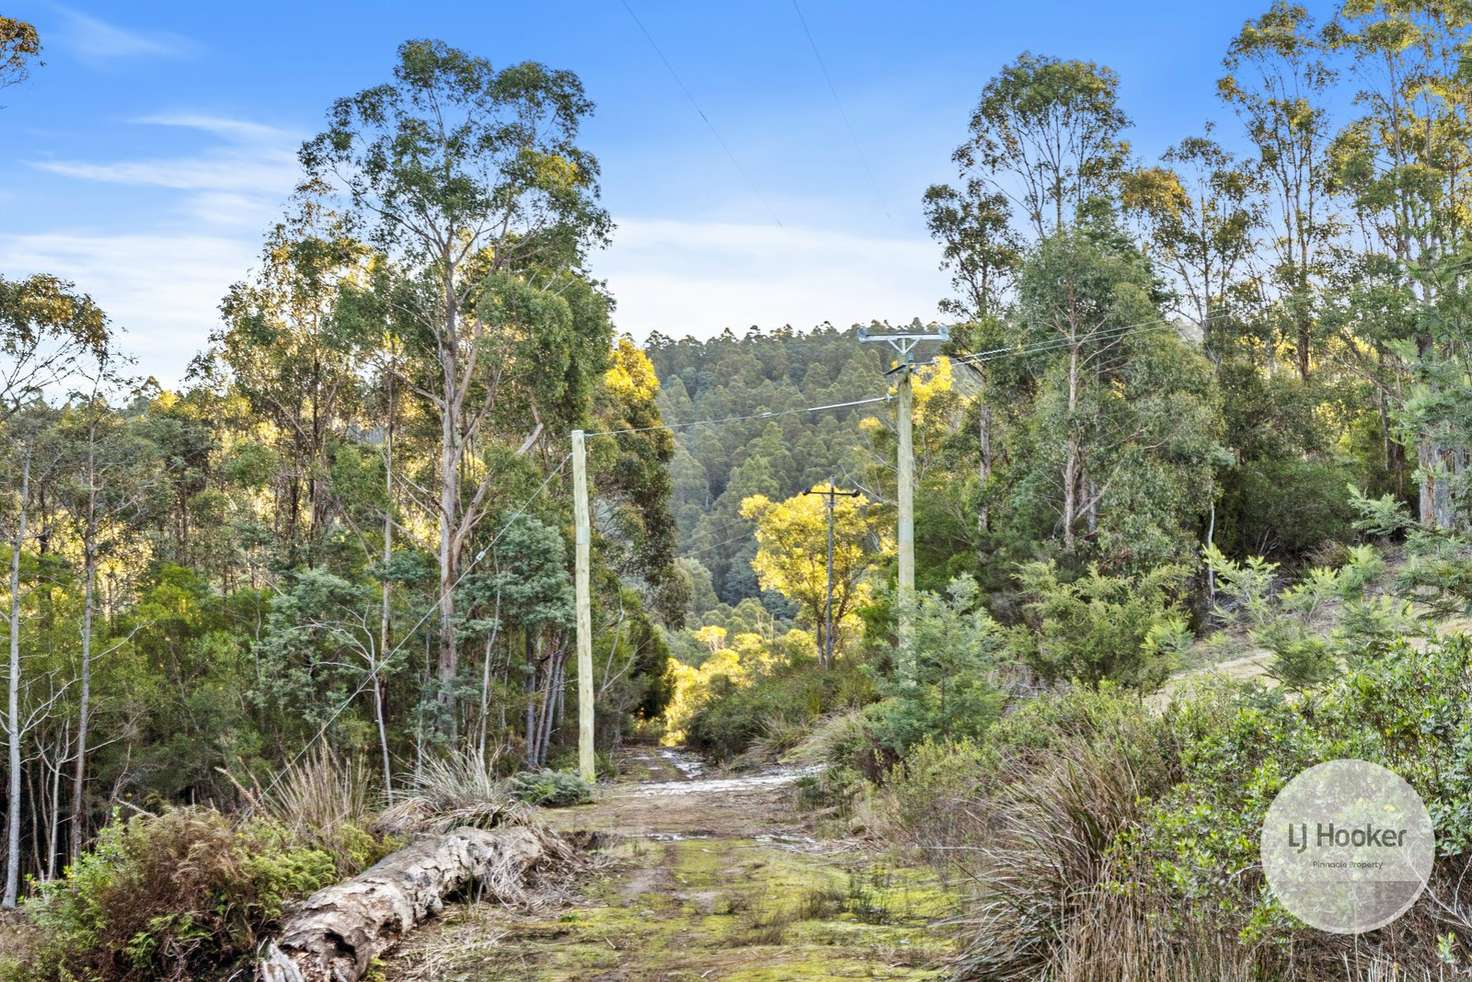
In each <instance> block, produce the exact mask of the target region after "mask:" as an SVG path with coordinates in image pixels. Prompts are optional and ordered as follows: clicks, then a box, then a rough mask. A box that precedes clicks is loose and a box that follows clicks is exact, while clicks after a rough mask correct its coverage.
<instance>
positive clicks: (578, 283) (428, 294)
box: [300, 41, 611, 705]
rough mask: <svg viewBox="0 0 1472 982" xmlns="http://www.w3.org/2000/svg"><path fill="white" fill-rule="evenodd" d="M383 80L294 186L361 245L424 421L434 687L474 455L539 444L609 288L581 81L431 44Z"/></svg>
mask: <svg viewBox="0 0 1472 982" xmlns="http://www.w3.org/2000/svg"><path fill="white" fill-rule="evenodd" d="M393 75H394V77H393V81H391V82H389V83H386V84H383V85H378V86H375V87H373V88H369V89H365V90H363V91H362V92H359V93H357V94H356V95H354V96H350V97H348V98H344V99H340V100H338V101H337V102H336V103H334V104H333V107H332V109H331V111H330V113H329V123H328V128H327V129H326V130H325V131H324V132H322V133H321V134H319V135H318V136H316V137H314V138H313V139H311V140H309V141H307V143H305V144H304V145H303V147H302V149H301V153H300V158H301V162H302V164H303V166H304V168H305V170H306V174H307V179H306V182H305V184H304V188H303V190H304V194H305V195H306V196H307V197H309V198H311V199H316V200H320V201H323V202H325V203H330V204H331V206H332V207H333V208H334V209H335V210H337V211H339V212H340V213H341V214H342V215H343V216H344V218H345V222H346V231H347V232H348V233H349V234H352V235H353V236H355V237H357V238H359V239H361V240H362V241H365V242H367V243H369V244H370V245H372V246H373V247H375V248H376V249H377V250H379V251H380V252H381V253H382V255H383V257H384V261H383V262H382V264H381V265H380V267H379V269H378V271H377V275H376V277H375V278H374V280H373V282H372V285H371V286H372V290H373V291H374V293H375V294H376V295H377V296H378V298H379V301H380V302H381V304H382V305H383V309H385V310H386V311H387V312H388V316H389V318H390V324H391V327H392V328H393V330H394V331H395V333H397V334H398V335H399V336H401V337H402V338H403V339H404V346H405V351H404V356H403V358H402V359H401V360H400V363H399V373H400V376H401V379H402V381H403V383H404V387H405V390H406V395H408V394H410V393H412V398H416V399H418V400H419V401H421V402H422V403H423V405H425V406H426V407H427V409H428V412H429V413H430V414H431V415H432V416H433V417H435V418H436V421H437V423H438V429H439V447H438V453H437V462H436V466H435V474H434V478H433V481H432V482H431V483H429V484H424V483H423V482H421V483H420V485H419V487H418V489H417V491H418V493H419V497H420V498H422V499H428V503H429V505H430V508H431V513H432V514H433V515H434V518H435V521H436V524H437V526H438V540H439V541H438V548H437V555H438V563H439V586H440V592H439V625H438V634H439V649H438V659H437V662H438V671H437V675H438V683H439V686H440V699H441V701H442V702H443V703H445V704H447V705H448V704H449V703H451V702H452V701H453V700H452V696H451V690H452V688H453V684H454V680H455V676H456V673H457V672H458V669H459V651H458V646H457V643H456V634H457V629H456V610H455V591H454V586H455V584H456V582H457V581H458V580H459V579H460V576H461V572H462V569H463V566H464V559H465V553H466V549H467V547H468V544H469V543H470V541H471V538H472V536H473V534H474V532H475V530H476V528H477V526H479V525H480V524H481V522H482V521H483V520H484V519H485V518H486V517H487V516H488V515H490V514H493V513H494V512H495V511H496V510H498V507H499V505H500V503H499V502H497V501H496V500H495V498H496V496H495V494H494V491H495V477H496V475H495V472H494V469H493V468H491V467H489V466H487V464H486V462H485V459H484V452H485V451H486V450H487V449H488V448H490V447H491V446H493V445H495V444H497V443H502V444H509V445H511V446H512V447H514V448H515V449H516V450H517V451H519V452H520V453H523V454H526V453H532V452H536V451H539V452H541V453H542V454H544V455H548V456H550V452H551V451H550V448H551V445H552V434H553V433H554V432H556V430H557V429H558V428H561V427H563V426H566V425H567V424H568V423H569V422H570V421H576V420H578V419H580V418H581V416H582V415H583V413H584V411H585V407H586V402H587V399H588V395H589V392H590V391H591V389H592V387H593V386H594V385H595V384H596V382H597V380H598V379H599V378H600V377H601V374H602V371H603V369H604V367H605V366H606V364H607V357H608V349H609V342H610V339H611V328H610V326H609V324H608V307H609V301H608V299H607V298H606V297H605V296H604V295H603V293H602V292H601V291H600V290H599V289H598V288H597V287H596V286H594V285H593V284H592V283H590V282H589V281H588V279H587V278H586V276H585V275H583V260H584V257H585V255H586V253H587V251H588V250H589V249H590V248H592V247H594V246H597V245H600V244H601V243H603V242H604V241H606V238H607V235H608V232H609V230H610V227H611V223H610V221H609V218H608V215H607V214H606V213H605V212H604V210H603V209H602V208H601V207H600V205H599V203H598V164H597V161H596V159H595V158H594V157H593V156H592V155H591V154H590V153H588V152H587V151H586V150H584V149H583V148H582V147H581V146H580V145H579V144H578V142H577V141H578V130H579V127H580V125H581V123H582V121H583V120H584V118H585V117H587V115H588V114H589V113H590V112H591V111H592V108H593V107H592V103H591V102H590V101H589V99H588V98H587V96H586V95H585V94H584V91H583V87H582V84H581V82H580V81H579V80H578V79H577V77H576V76H575V75H573V74H572V73H571V72H567V71H558V70H553V69H549V68H547V67H545V66H543V65H540V64H535V63H531V62H527V63H522V64H515V65H510V66H508V67H505V68H501V69H496V68H494V67H493V66H492V65H491V63H490V62H488V61H486V60H485V59H482V58H478V57H474V56H472V55H469V54H466V53H465V52H462V51H458V50H456V49H453V48H449V47H447V46H446V45H444V44H443V43H441V42H437V41H410V42H407V43H406V44H404V45H402V46H401V47H400V49H399V62H398V65H397V66H396V67H395V69H394V73H393Z"/></svg>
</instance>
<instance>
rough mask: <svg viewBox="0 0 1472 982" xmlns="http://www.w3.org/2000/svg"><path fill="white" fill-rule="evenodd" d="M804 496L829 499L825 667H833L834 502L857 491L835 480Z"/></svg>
mask: <svg viewBox="0 0 1472 982" xmlns="http://www.w3.org/2000/svg"><path fill="white" fill-rule="evenodd" d="M803 493H804V494H818V495H822V496H823V497H825V498H827V499H828V502H827V504H828V602H827V603H826V604H825V605H824V607H823V620H824V622H825V626H824V628H823V667H824V668H832V667H833V500H834V499H835V498H837V497H838V496H840V495H842V496H843V497H845V498H857V497H858V496H859V492H857V491H840V490H838V489H837V488H835V487H834V486H833V478H831V477H830V478H829V479H828V487H826V488H824V489H822V490H819V489H818V488H816V487H811V488H808V489H807V491H805V492H803Z"/></svg>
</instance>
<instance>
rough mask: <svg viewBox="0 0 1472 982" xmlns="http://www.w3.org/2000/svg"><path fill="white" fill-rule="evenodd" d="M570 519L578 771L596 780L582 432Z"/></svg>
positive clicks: (577, 436) (575, 441) (575, 453)
mask: <svg viewBox="0 0 1472 982" xmlns="http://www.w3.org/2000/svg"><path fill="white" fill-rule="evenodd" d="M572 498H573V503H572V516H573V530H574V539H575V546H574V553H575V557H576V558H575V567H576V568H575V571H574V575H573V587H574V590H575V593H576V606H577V635H578V772H579V773H580V774H582V776H583V780H584V781H587V782H588V783H590V784H591V783H592V782H593V781H594V780H596V779H597V771H596V769H595V768H594V765H593V597H592V590H591V588H590V586H589V571H590V562H591V560H590V557H589V547H590V545H591V544H592V538H593V531H592V522H591V521H590V520H589V518H588V455H587V450H586V447H585V446H584V443H583V431H582V430H573V431H572Z"/></svg>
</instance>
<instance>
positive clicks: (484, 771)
mask: <svg viewBox="0 0 1472 982" xmlns="http://www.w3.org/2000/svg"><path fill="white" fill-rule="evenodd" d="M528 821H529V812H528V809H527V808H526V807H525V806H524V805H522V804H521V803H520V802H518V801H517V800H516V799H515V798H514V797H512V795H511V793H510V792H509V791H508V789H507V787H506V784H505V782H504V781H502V780H501V778H500V777H498V776H497V774H496V770H495V761H494V760H487V759H486V757H485V756H484V755H482V754H481V753H480V752H479V751H477V750H467V751H461V752H457V753H452V754H447V755H446V756H443V757H438V758H433V759H431V760H428V761H426V762H425V764H424V766H423V768H421V771H420V774H419V776H418V777H417V778H416V779H414V780H412V781H410V783H409V784H408V785H407V786H406V787H405V788H404V789H403V790H402V791H401V792H400V793H399V794H398V795H396V797H395V800H394V802H393V803H392V804H391V805H389V806H388V807H387V808H385V809H384V810H383V812H382V813H380V814H379V816H378V821H377V824H376V828H377V829H379V830H380V831H382V832H385V833H388V834H390V835H420V834H424V833H442V832H448V831H449V830H450V829H453V828H458V827H459V826H462V825H471V826H475V827H476V828H483V829H490V828H495V827H496V826H498V825H505V824H511V823H515V824H526V823H527V822H528Z"/></svg>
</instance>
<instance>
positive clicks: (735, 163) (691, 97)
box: [619, 0, 785, 228]
mask: <svg viewBox="0 0 1472 982" xmlns="http://www.w3.org/2000/svg"><path fill="white" fill-rule="evenodd" d="M619 2H620V3H622V4H623V5H624V10H626V11H628V12H629V16H630V17H631V18H633V21H634V23H635V24H637V25H638V27H639V32H640V33H641V34H643V35H644V40H646V41H648V42H649V46H650V47H651V48H653V49H654V53H655V54H656V55H658V56H659V60H660V61H662V62H664V67H665V70H666V71H668V72H669V73H670V78H672V79H674V80H675V85H677V86H679V88H680V91H681V92H683V93H684V94H685V99H686V100H687V101H688V102H689V103H690V106H691V107H692V108H693V109H694V110H695V112H696V113H697V114H698V115H699V116H700V118H701V119H702V120H704V122H705V125H706V127H707V128H708V129H709V130H710V132H711V136H714V137H715V138H716V142H717V143H719V144H720V145H721V149H722V150H724V151H725V152H726V159H727V160H729V161H731V166H732V167H734V168H736V173H738V174H740V175H741V179H742V180H743V181H745V182H746V186H747V188H748V190H750V191H751V192H752V193H753V194H759V193H760V192H758V190H757V185H756V182H755V181H753V180H752V179H751V175H750V174H748V173H747V172H746V168H745V167H742V166H741V161H739V160H737V159H736V154H735V153H734V152H733V151H732V150H731V145H730V144H728V143H727V142H726V141H725V138H723V137H722V136H721V131H720V130H718V129H716V124H715V123H712V122H711V121H710V117H709V116H707V115H706V114H705V110H704V109H701V108H700V103H699V102H697V101H696V99H695V93H693V92H691V91H690V87H689V86H688V85H686V84H685V81H684V79H682V78H680V73H679V72H677V71H675V66H674V65H672V64H670V60H669V59H668V58H666V57H665V54H664V51H663V50H662V49H661V48H660V46H659V44H658V43H656V42H655V40H654V35H653V34H650V33H649V28H647V27H645V26H644V22H643V21H642V20H640V19H639V15H638V14H636V13H634V8H633V7H631V6H629V0H619ZM772 221H774V222H776V223H777V227H778V228H784V227H785V226H783V224H782V220H781V219H780V218H778V217H777V216H776V215H775V214H774V215H773V216H772Z"/></svg>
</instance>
